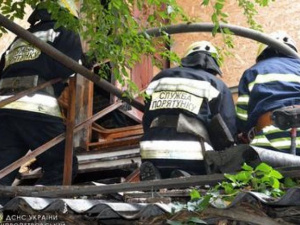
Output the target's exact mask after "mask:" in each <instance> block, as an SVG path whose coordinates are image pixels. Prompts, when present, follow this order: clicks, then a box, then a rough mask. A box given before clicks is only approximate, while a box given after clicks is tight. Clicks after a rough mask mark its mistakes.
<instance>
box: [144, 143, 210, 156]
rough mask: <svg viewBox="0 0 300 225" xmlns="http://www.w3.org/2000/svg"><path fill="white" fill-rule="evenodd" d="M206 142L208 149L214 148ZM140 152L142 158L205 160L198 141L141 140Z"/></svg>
mask: <svg viewBox="0 0 300 225" xmlns="http://www.w3.org/2000/svg"><path fill="white" fill-rule="evenodd" d="M204 144H205V148H206V150H212V147H211V146H210V145H209V144H207V143H204ZM140 154H141V157H142V159H184V160H203V154H202V148H201V145H200V142H198V141H141V142H140Z"/></svg>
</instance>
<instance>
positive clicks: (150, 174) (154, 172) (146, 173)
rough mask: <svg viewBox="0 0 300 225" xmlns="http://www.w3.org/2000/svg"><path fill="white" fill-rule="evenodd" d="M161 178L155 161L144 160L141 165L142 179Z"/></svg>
mask: <svg viewBox="0 0 300 225" xmlns="http://www.w3.org/2000/svg"><path fill="white" fill-rule="evenodd" d="M159 179H161V174H160V172H159V171H158V169H157V168H156V167H155V166H154V165H153V163H151V162H149V161H146V162H143V163H142V165H141V167H140V180H141V181H146V180H159Z"/></svg>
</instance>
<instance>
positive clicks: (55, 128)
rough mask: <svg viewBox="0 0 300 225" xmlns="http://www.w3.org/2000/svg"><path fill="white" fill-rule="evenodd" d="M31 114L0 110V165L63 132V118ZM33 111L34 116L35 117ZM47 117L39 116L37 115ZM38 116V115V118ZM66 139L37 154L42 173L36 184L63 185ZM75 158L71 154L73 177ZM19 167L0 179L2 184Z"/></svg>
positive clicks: (75, 168)
mask: <svg viewBox="0 0 300 225" xmlns="http://www.w3.org/2000/svg"><path fill="white" fill-rule="evenodd" d="M26 113H27V114H32V118H28V117H26V118H22V117H21V116H14V115H7V114H6V115H1V114H0V154H1V157H0V169H3V168H5V167H6V166H8V165H9V164H11V163H13V162H14V161H16V160H17V159H19V158H21V157H22V156H24V155H25V154H26V153H27V152H28V150H29V149H30V150H34V149H36V148H38V147H39V146H41V145H43V144H45V143H46V142H48V141H50V140H51V139H53V138H54V137H56V136H58V135H59V134H61V133H63V132H65V125H64V124H63V121H62V119H60V118H56V117H53V116H48V115H42V116H41V115H36V114H38V113H28V112H26ZM34 115H36V117H34ZM42 117H45V118H46V119H44V120H41V119H40V118H42ZM37 118H38V119H37ZM64 149H65V142H64V141H62V142H60V143H59V144H57V145H55V146H53V147H52V148H50V149H48V150H47V151H45V152H44V153H42V154H41V155H39V156H38V157H37V162H38V165H39V166H41V167H42V170H43V176H42V178H40V179H39V180H38V181H37V183H36V184H39V185H62V180H63V167H64ZM77 166H78V163H77V158H76V157H75V156H74V157H73V174H72V175H73V177H74V176H75V174H76V172H77ZM17 173H18V170H15V171H13V172H12V173H10V174H8V175H7V176H5V177H4V178H2V179H0V184H1V185H11V184H12V182H13V181H14V179H15V177H16V175H17Z"/></svg>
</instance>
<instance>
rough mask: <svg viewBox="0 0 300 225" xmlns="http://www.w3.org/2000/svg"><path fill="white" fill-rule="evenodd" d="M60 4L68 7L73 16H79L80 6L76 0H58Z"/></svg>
mask: <svg viewBox="0 0 300 225" xmlns="http://www.w3.org/2000/svg"><path fill="white" fill-rule="evenodd" d="M58 4H59V5H60V6H61V7H63V8H66V9H67V10H68V11H69V12H70V13H71V14H72V15H73V16H75V17H78V8H77V5H76V0H58Z"/></svg>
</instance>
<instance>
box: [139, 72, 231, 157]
mask: <svg viewBox="0 0 300 225" xmlns="http://www.w3.org/2000/svg"><path fill="white" fill-rule="evenodd" d="M146 93H147V94H148V95H149V96H150V99H148V100H147V101H146V104H145V112H144V117H143V127H144V136H143V137H142V140H141V145H140V147H141V156H142V158H152V159H153V158H164V159H183V160H201V159H203V155H202V146H201V144H200V142H199V141H200V139H199V137H198V136H196V135H193V134H192V133H188V132H185V133H180V132H179V131H178V130H177V129H176V127H154V128H153V127H151V123H152V121H153V120H154V119H155V118H157V117H160V116H166V117H167V116H168V115H169V116H176V115H179V114H184V115H186V116H187V117H190V118H195V119H197V120H199V121H201V122H202V123H203V124H204V125H205V126H206V127H207V126H208V125H209V123H210V120H211V118H212V117H213V116H214V115H216V114H218V113H220V114H221V116H222V118H223V120H224V122H225V123H226V125H227V126H228V128H229V130H230V132H231V133H232V136H235V134H236V128H235V111H234V104H233V99H232V95H231V92H230V90H229V89H228V88H227V86H226V85H225V84H224V83H223V81H221V80H220V79H218V78H217V77H216V76H214V75H212V74H210V73H208V72H206V71H205V70H201V69H194V68H187V67H176V68H170V69H167V70H164V71H162V72H160V73H159V74H158V75H156V76H155V77H154V78H153V80H152V81H151V83H150V84H149V86H148V88H147V90H146ZM215 135H218V133H217V132H216V133H215ZM212 138H213V137H212ZM204 144H205V146H206V147H205V148H206V150H212V147H211V146H210V145H209V144H208V143H204Z"/></svg>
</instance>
